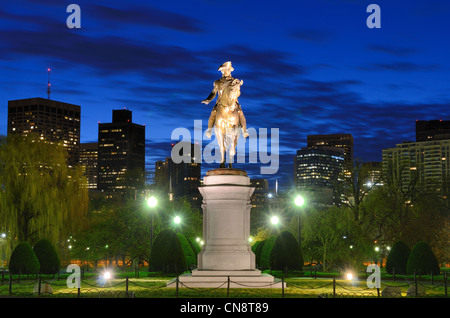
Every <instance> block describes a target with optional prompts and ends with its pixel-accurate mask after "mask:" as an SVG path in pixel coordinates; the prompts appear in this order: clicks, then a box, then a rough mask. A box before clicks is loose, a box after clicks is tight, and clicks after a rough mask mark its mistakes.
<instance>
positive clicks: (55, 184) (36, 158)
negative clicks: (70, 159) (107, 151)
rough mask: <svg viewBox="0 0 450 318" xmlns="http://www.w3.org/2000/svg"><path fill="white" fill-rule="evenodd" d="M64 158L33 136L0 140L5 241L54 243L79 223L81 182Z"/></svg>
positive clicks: (83, 205) (0, 220)
mask: <svg viewBox="0 0 450 318" xmlns="http://www.w3.org/2000/svg"><path fill="white" fill-rule="evenodd" d="M66 159H67V151H66V149H65V148H64V147H63V146H62V145H57V144H51V143H48V142H45V141H42V140H40V138H39V136H38V135H36V134H31V135H29V136H27V137H24V136H22V135H19V134H11V135H8V136H7V137H0V184H1V185H2V190H1V191H0V210H1V211H2V213H1V214H0V228H5V229H8V232H9V234H10V235H9V237H12V238H14V237H17V239H18V240H19V241H21V242H23V241H29V242H30V243H34V242H36V241H37V240H38V238H40V237H47V238H48V239H49V240H50V241H51V242H52V243H53V244H56V243H57V242H59V241H62V240H65V239H67V236H68V234H69V233H71V232H73V231H75V230H76V229H77V228H78V227H79V226H80V223H81V222H83V220H84V216H85V215H86V212H87V202H88V190H87V188H86V187H85V184H86V178H85V177H84V176H83V172H82V169H81V168H80V167H78V166H75V167H73V168H71V167H69V166H68V165H67V160H66ZM43 190H45V191H43Z"/></svg>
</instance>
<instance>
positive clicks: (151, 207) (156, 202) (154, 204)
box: [147, 196, 158, 249]
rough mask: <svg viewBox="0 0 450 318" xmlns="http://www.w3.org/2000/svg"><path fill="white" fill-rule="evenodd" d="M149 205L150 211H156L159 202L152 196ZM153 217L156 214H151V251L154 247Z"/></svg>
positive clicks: (148, 200) (148, 201)
mask: <svg viewBox="0 0 450 318" xmlns="http://www.w3.org/2000/svg"><path fill="white" fill-rule="evenodd" d="M147 205H148V207H149V208H150V209H152V210H154V209H155V208H156V206H157V205H158V200H157V199H156V198H155V197H154V196H151V197H149V198H148V199H147ZM153 215H154V213H151V224H150V249H151V248H152V246H153Z"/></svg>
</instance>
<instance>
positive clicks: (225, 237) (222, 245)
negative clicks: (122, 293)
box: [167, 168, 281, 288]
mask: <svg viewBox="0 0 450 318" xmlns="http://www.w3.org/2000/svg"><path fill="white" fill-rule="evenodd" d="M199 190H200V193H201V195H202V196H203V205H202V208H203V241H204V245H203V247H202V251H201V252H200V253H199V254H198V259H197V263H198V264H197V266H198V267H197V269H196V270H194V271H192V274H185V275H181V276H180V277H179V287H224V288H226V287H227V286H228V281H229V286H230V287H233V288H235V287H242V288H254V287H265V288H271V287H272V288H281V282H279V281H278V280H275V279H274V277H273V276H271V275H267V274H262V273H261V271H260V270H257V269H256V264H255V254H254V253H253V252H252V250H251V247H250V244H249V240H248V239H249V237H250V209H251V205H250V196H251V195H252V193H253V191H254V188H252V187H251V186H250V178H249V177H248V176H247V173H246V172H245V171H243V170H239V169H227V168H225V169H214V170H210V171H208V172H207V173H206V176H205V177H204V178H203V186H202V187H200V188H199ZM174 285H175V280H173V281H171V282H169V283H168V285H167V286H171V287H174Z"/></svg>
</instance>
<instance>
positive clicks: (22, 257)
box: [9, 242, 40, 274]
mask: <svg viewBox="0 0 450 318" xmlns="http://www.w3.org/2000/svg"><path fill="white" fill-rule="evenodd" d="M39 268H40V265H39V260H38V258H37V256H36V254H35V253H34V251H33V248H32V247H31V245H30V243H28V242H22V243H19V245H17V246H16V248H15V249H14V251H13V252H12V254H11V258H10V259H9V271H10V272H11V273H12V274H37V273H38V272H39Z"/></svg>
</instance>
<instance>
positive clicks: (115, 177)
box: [97, 109, 145, 193]
mask: <svg viewBox="0 0 450 318" xmlns="http://www.w3.org/2000/svg"><path fill="white" fill-rule="evenodd" d="M144 174H145V126H144V125H139V124H136V123H133V121H132V112H131V111H130V110H128V109H120V110H113V120H112V122H111V123H99V124H98V179H97V189H98V190H99V191H102V192H107V193H114V192H119V193H123V192H126V191H135V192H136V191H137V190H141V189H143V187H144V184H145V175H144Z"/></svg>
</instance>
